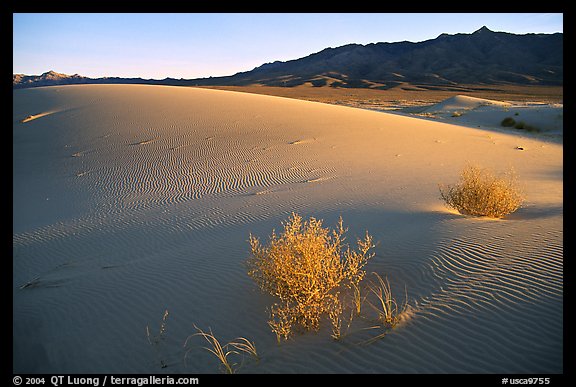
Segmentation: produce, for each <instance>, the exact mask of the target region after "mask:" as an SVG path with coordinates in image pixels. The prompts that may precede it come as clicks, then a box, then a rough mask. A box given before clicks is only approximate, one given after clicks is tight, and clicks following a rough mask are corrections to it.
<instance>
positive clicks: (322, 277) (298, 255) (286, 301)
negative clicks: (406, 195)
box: [247, 213, 374, 341]
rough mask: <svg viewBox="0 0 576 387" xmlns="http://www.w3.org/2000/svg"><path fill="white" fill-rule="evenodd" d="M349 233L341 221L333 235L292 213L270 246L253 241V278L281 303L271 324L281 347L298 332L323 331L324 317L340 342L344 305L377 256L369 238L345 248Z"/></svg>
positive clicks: (250, 263)
mask: <svg viewBox="0 0 576 387" xmlns="http://www.w3.org/2000/svg"><path fill="white" fill-rule="evenodd" d="M346 231H347V230H345V229H344V227H343V224H342V218H340V220H339V222H338V225H337V227H336V229H335V230H330V229H328V228H325V227H322V220H318V219H315V218H310V219H309V220H308V221H303V220H302V217H301V216H300V215H298V214H295V213H293V214H292V216H291V217H290V218H289V220H288V221H287V222H286V223H285V224H284V231H283V232H282V233H281V234H280V235H277V234H276V233H275V232H274V231H273V232H272V235H271V236H270V239H269V243H268V244H267V245H266V246H264V245H262V244H261V243H260V240H259V239H258V238H256V237H254V236H252V235H251V236H250V246H251V255H250V258H249V259H248V261H247V265H248V275H249V276H250V277H252V279H253V280H254V281H255V282H256V283H257V284H258V286H259V287H260V288H261V290H263V291H264V292H266V293H269V294H271V295H272V296H275V297H276V298H277V299H278V301H279V302H277V303H275V304H274V305H272V307H271V308H270V317H271V318H270V320H269V321H268V324H269V325H270V327H271V328H272V331H273V332H274V333H275V334H276V337H277V339H278V341H280V339H282V338H284V339H287V338H288V337H290V336H291V335H292V333H293V332H294V331H308V330H318V329H319V326H320V320H321V317H322V316H327V317H328V318H329V319H330V321H331V323H332V328H333V335H332V336H333V337H334V338H339V337H340V329H341V325H342V317H341V316H342V311H343V299H344V298H345V297H347V296H348V295H350V297H354V296H353V295H351V294H352V293H353V292H354V289H355V288H356V289H357V288H358V284H359V282H360V281H361V280H362V278H363V277H364V275H365V271H364V270H362V268H363V267H364V266H365V265H366V263H367V262H368V260H369V259H370V258H371V257H372V256H373V255H374V254H370V253H369V250H370V249H371V248H372V247H374V246H373V245H372V237H371V236H370V235H369V234H368V233H366V236H365V237H364V239H361V240H358V250H357V251H354V250H351V249H350V248H349V247H348V246H347V245H345V244H344V240H345V237H344V234H345V232H346ZM358 309H359V306H358Z"/></svg>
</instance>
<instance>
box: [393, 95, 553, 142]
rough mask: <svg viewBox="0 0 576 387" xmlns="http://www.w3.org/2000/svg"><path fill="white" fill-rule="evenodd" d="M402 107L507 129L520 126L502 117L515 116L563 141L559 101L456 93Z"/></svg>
mask: <svg viewBox="0 0 576 387" xmlns="http://www.w3.org/2000/svg"><path fill="white" fill-rule="evenodd" d="M403 111H404V112H406V113H412V114H414V113H415V114H416V115H419V116H424V117H429V118H434V119H439V120H442V121H445V122H449V123H454V124H457V125H465V126H470V127H474V128H476V127H477V128H483V129H496V130H499V131H508V132H510V131H514V130H519V129H516V128H515V127H514V126H515V125H514V126H512V127H509V128H504V127H503V126H502V121H503V120H504V119H505V118H508V119H513V120H514V122H515V124H520V123H521V124H522V127H531V128H533V129H534V130H533V131H532V132H534V131H536V132H537V134H538V135H539V136H540V137H542V136H544V137H548V138H549V139H556V140H559V141H560V142H561V141H562V140H561V138H562V135H563V125H564V106H563V104H559V103H556V104H548V103H543V102H512V101H509V102H504V101H494V100H489V99H484V98H475V97H469V96H464V95H457V96H454V97H451V98H448V99H446V100H444V101H442V102H440V103H437V104H434V105H432V106H428V107H417V108H408V109H403ZM520 130H521V129H520ZM524 132H526V131H524Z"/></svg>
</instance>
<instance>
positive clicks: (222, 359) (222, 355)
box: [184, 325, 260, 374]
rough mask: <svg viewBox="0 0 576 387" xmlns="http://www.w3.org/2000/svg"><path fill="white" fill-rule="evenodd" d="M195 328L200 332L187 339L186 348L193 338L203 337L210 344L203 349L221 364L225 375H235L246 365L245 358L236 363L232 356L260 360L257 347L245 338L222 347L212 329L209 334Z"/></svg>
mask: <svg viewBox="0 0 576 387" xmlns="http://www.w3.org/2000/svg"><path fill="white" fill-rule="evenodd" d="M194 328H196V330H197V331H198V332H197V333H194V334H192V335H190V336H189V337H188V338H187V339H186V341H185V343H184V346H185V347H186V346H187V345H188V342H189V341H190V339H191V338H192V337H196V336H201V337H202V338H204V339H205V340H206V342H208V344H209V346H208V347H203V348H204V349H205V350H207V351H208V352H210V353H211V354H213V355H214V356H215V357H216V358H217V359H218V361H219V364H220V370H221V371H222V372H223V373H226V374H234V373H236V372H237V371H238V370H239V369H240V367H241V366H242V365H243V364H244V357H242V362H241V363H236V362H233V361H232V360H231V357H232V356H243V354H247V355H249V356H250V357H252V358H253V359H255V360H256V361H259V360H260V357H259V355H258V352H257V351H256V345H255V344H254V343H253V342H251V341H250V340H248V339H246V338H244V337H239V338H237V339H234V340H233V341H231V342H229V343H227V344H224V345H222V344H220V341H219V340H218V339H217V338H216V336H214V334H213V333H212V329H210V328H209V329H208V330H209V332H204V331H203V330H202V329H200V328H198V327H197V326H196V325H194ZM230 348H233V349H230ZM188 352H190V350H188V351H187V352H186V355H188Z"/></svg>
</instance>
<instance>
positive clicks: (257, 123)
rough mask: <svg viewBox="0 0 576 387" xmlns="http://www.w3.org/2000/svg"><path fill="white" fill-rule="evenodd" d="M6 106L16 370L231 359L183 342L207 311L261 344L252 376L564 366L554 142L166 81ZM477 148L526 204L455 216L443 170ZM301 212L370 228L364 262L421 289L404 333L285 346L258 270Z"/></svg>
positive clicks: (217, 323) (455, 167)
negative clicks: (276, 236) (370, 252)
mask: <svg viewBox="0 0 576 387" xmlns="http://www.w3.org/2000/svg"><path fill="white" fill-rule="evenodd" d="M13 101H14V104H13V106H14V107H13V324H14V330H13V371H14V372H15V373H36V372H42V373H99V372H106V373H164V372H165V373H217V372H219V367H218V362H217V360H216V359H215V358H214V357H213V356H212V355H211V354H210V353H208V352H207V351H205V350H203V349H202V348H201V347H202V346H204V344H205V343H204V342H202V340H201V338H200V337H196V338H195V339H194V338H193V339H192V340H189V342H188V344H187V345H186V346H185V345H184V344H185V342H186V339H187V338H188V337H189V336H190V335H191V334H193V333H195V332H196V331H195V329H194V325H196V326H198V327H200V328H202V329H204V330H208V328H210V329H211V330H212V331H213V333H214V335H215V336H217V337H218V338H219V339H221V340H222V341H223V342H227V341H229V340H232V339H234V338H236V337H239V336H243V337H246V338H248V339H249V340H251V341H253V342H254V343H255V345H256V347H257V349H258V351H259V354H260V357H261V358H260V360H259V361H258V362H251V361H246V363H245V364H243V365H242V366H241V368H239V369H238V372H239V373H562V372H563V157H562V154H563V145H562V139H561V138H560V139H558V137H546V136H542V135H535V134H530V133H519V132H518V131H506V130H489V129H485V128H473V127H470V126H471V125H467V126H462V125H455V124H453V123H450V122H439V121H434V120H432V119H423V118H418V117H410V116H407V115H400V114H393V113H385V112H376V111H369V110H362V109H357V108H352V107H345V106H335V105H328V104H322V103H318V102H310V101H300V100H293V99H287V98H280V97H273V96H263V95H254V94H247V93H237V92H232V91H222V90H209V89H199V88H184V87H170V86H145V85H74V86H54V87H42V88H33V89H23V90H15V91H14V92H13ZM467 101H468V100H465V101H464V102H467ZM468 102H469V101H468ZM468 102H467V103H468ZM424 118H426V117H424ZM468 162H470V163H477V164H479V165H482V166H484V167H488V168H492V169H494V170H497V171H502V170H507V169H508V168H509V167H513V168H514V169H515V170H516V172H517V175H518V177H519V182H520V183H521V186H522V189H523V191H524V194H525V197H526V202H525V203H524V205H523V207H522V208H520V209H519V210H518V211H517V212H515V213H514V214H511V215H509V216H507V217H505V218H504V219H501V220H490V219H485V218H474V217H469V216H462V215H460V214H458V213H456V212H454V211H451V210H449V209H447V208H446V206H445V205H444V202H442V200H441V199H440V195H439V191H438V184H442V183H444V184H451V183H454V182H456V181H457V178H458V176H459V173H460V171H461V169H462V168H463V167H464V165H465V164H466V163H468ZM292 212H297V213H299V214H301V215H302V216H305V217H310V216H314V217H316V218H320V219H323V220H324V223H325V225H327V226H331V227H332V226H334V225H335V224H336V222H337V219H338V217H339V216H342V218H343V221H344V225H345V226H347V227H348V228H349V232H348V238H349V239H348V241H349V242H351V243H353V242H354V241H355V239H356V238H357V237H362V236H363V235H364V233H365V232H366V230H368V231H369V232H370V234H371V235H372V236H374V238H375V240H376V241H377V246H376V248H375V253H376V255H375V257H374V258H373V259H372V260H371V261H370V262H369V263H368V265H367V267H366V270H367V272H368V273H372V272H376V273H378V274H379V275H381V276H382V277H384V276H385V277H387V278H388V279H389V281H390V283H391V285H392V290H393V291H394V292H395V294H397V295H398V297H399V298H403V297H404V294H407V296H408V305H409V307H408V311H407V313H406V314H405V316H403V319H402V322H401V324H400V325H399V326H397V327H396V328H395V329H394V330H392V331H391V332H390V333H389V334H388V335H386V336H385V337H383V338H382V339H380V340H375V341H369V339H370V338H371V337H373V336H375V335H376V334H377V333H375V332H373V331H372V330H362V329H360V328H359V327H356V328H355V327H354V326H353V327H352V329H350V331H349V332H348V333H347V334H346V335H345V336H344V337H343V339H342V340H340V341H334V340H333V339H331V337H330V330H329V329H324V328H322V329H320V331H319V332H318V333H307V334H304V335H296V336H295V337H294V338H292V339H291V340H289V341H286V342H282V343H281V344H278V343H277V342H276V337H275V335H274V334H273V333H272V332H271V331H270V328H269V327H268V325H267V320H268V314H267V311H266V308H267V306H268V305H270V303H271V302H272V300H271V298H270V297H269V296H267V295H264V294H262V293H261V292H260V291H259V290H258V288H257V287H256V285H255V284H254V283H253V282H252V280H251V279H250V278H249V277H248V275H247V273H246V267H245V265H244V263H245V261H246V259H247V257H248V255H249V252H250V246H249V244H248V238H249V236H250V234H252V235H256V236H259V237H260V238H261V239H264V240H265V239H266V238H267V236H268V235H270V233H271V232H272V230H273V229H276V230H279V229H280V228H281V222H282V221H285V220H286V219H287V218H288V216H289V215H290V214H291V213H292ZM166 310H168V312H169V314H168V316H167V318H166V325H165V327H166V331H165V333H164V338H165V340H163V341H162V342H161V343H159V344H158V345H151V344H150V343H149V341H148V339H147V334H146V327H147V326H148V327H149V329H150V330H151V331H152V332H158V330H159V329H160V324H161V322H162V318H163V315H164V312H165V311H166ZM196 339H197V340H196ZM367 340H368V342H369V344H366V342H367ZM161 362H163V363H164V364H166V365H167V367H165V368H161V365H160V364H161Z"/></svg>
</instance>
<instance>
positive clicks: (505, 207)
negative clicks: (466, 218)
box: [439, 165, 524, 218]
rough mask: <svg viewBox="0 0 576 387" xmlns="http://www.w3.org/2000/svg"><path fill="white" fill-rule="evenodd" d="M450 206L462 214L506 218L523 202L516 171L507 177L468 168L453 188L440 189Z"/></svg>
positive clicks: (473, 167)
mask: <svg viewBox="0 0 576 387" xmlns="http://www.w3.org/2000/svg"><path fill="white" fill-rule="evenodd" d="M439 189H440V196H441V198H442V199H443V200H444V201H445V202H446V204H447V205H448V206H449V207H451V208H454V209H456V210H458V211H459V212H460V213H462V214H466V215H475V216H488V217H491V218H502V217H504V216H506V215H508V214H510V213H512V212H514V211H516V210H517V209H518V208H520V206H521V205H522V202H523V200H524V199H523V197H522V194H521V193H520V191H519V189H518V188H517V179H516V175H515V173H514V171H513V170H510V171H509V172H508V173H506V174H505V175H504V176H503V177H498V176H496V175H494V174H493V173H492V172H491V171H489V170H487V169H482V168H479V167H477V166H473V165H468V166H466V167H465V168H464V170H463V171H462V173H461V175H460V182H459V183H458V184H456V185H453V186H447V187H443V186H442V185H440V186H439Z"/></svg>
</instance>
